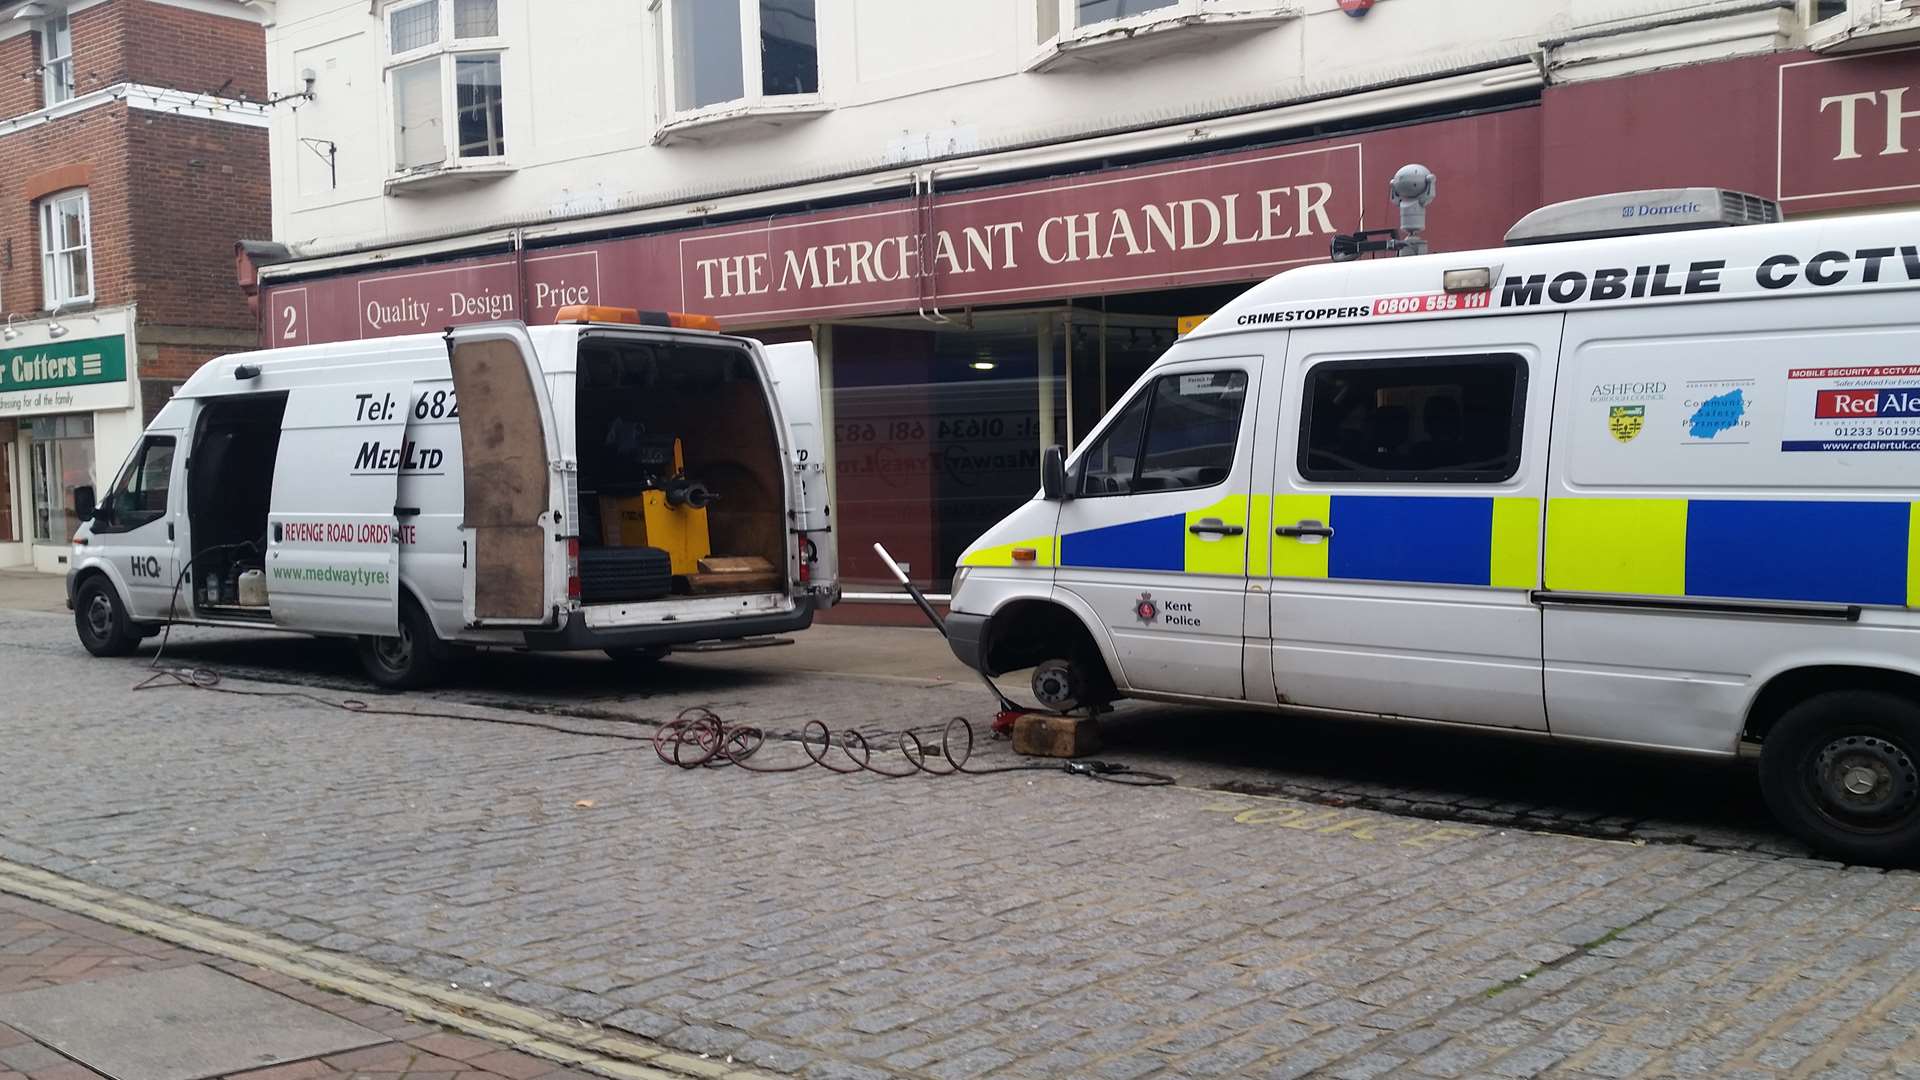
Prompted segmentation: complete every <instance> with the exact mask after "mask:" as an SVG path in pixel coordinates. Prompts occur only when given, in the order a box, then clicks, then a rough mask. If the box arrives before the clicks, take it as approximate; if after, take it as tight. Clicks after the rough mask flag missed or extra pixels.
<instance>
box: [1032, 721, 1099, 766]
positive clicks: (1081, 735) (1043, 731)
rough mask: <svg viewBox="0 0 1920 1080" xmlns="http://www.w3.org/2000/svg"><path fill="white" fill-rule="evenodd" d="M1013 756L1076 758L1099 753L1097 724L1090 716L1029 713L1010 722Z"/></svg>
mask: <svg viewBox="0 0 1920 1080" xmlns="http://www.w3.org/2000/svg"><path fill="white" fill-rule="evenodd" d="M1013 752H1014V753H1016V754H1027V755H1029V756H1031V757H1057V758H1077V757H1086V756H1087V755H1089V754H1097V753H1099V752H1100V722H1099V721H1097V720H1095V719H1094V718H1093V717H1091V716H1049V715H1038V714H1034V713H1029V714H1027V715H1026V716H1022V717H1021V718H1020V719H1018V720H1015V721H1014V722H1013Z"/></svg>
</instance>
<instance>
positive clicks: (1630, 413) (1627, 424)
mask: <svg viewBox="0 0 1920 1080" xmlns="http://www.w3.org/2000/svg"><path fill="white" fill-rule="evenodd" d="M1646 426H1647V407H1646V406H1645V405H1614V406H1610V407H1609V408H1608V409H1607V430H1608V431H1609V432H1611V433H1612V434H1613V437H1614V439H1615V440H1616V441H1619V442H1623V443H1629V442H1632V441H1633V437H1634V436H1635V435H1638V434H1640V429H1642V428H1644V427H1646Z"/></svg>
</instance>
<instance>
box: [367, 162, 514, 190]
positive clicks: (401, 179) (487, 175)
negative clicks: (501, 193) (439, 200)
mask: <svg viewBox="0 0 1920 1080" xmlns="http://www.w3.org/2000/svg"><path fill="white" fill-rule="evenodd" d="M518 171H519V169H518V167H517V166H514V165H508V164H506V163H504V162H497V161H494V162H486V163H483V164H477V165H436V166H434V167H432V168H428V169H415V170H414V171H412V172H406V173H401V174H399V175H397V176H390V177H388V178H387V188H386V191H387V194H388V195H392V196H394V197H396V198H398V197H401V196H405V195H421V194H425V193H427V192H431V191H441V190H444V189H446V188H453V187H466V186H469V185H472V184H481V183H489V182H492V181H495V180H503V179H505V178H506V177H509V176H511V175H513V174H514V173H515V172H518Z"/></svg>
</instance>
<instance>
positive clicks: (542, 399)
mask: <svg viewBox="0 0 1920 1080" xmlns="http://www.w3.org/2000/svg"><path fill="white" fill-rule="evenodd" d="M447 362H448V366H449V367H451V368H452V370H453V386H454V392H455V396H456V397H457V399H458V401H459V409H460V449H461V453H462V454H463V455H464V458H465V470H464V474H463V479H464V487H465V490H466V505H465V511H464V517H463V519H462V521H461V526H460V529H461V539H462V542H463V543H464V544H465V545H466V585H465V588H464V590H463V595H464V598H465V604H464V606H465V610H466V622H467V625H468V626H547V625H551V624H552V623H553V621H554V618H555V608H556V606H557V605H558V604H559V603H560V600H561V598H562V597H564V595H565V589H566V573H567V568H566V550H565V545H564V544H563V543H562V542H561V539H562V537H561V529H560V527H559V524H560V522H559V518H560V513H561V510H560V508H559V507H558V506H556V505H555V501H554V500H555V499H556V497H558V496H559V494H560V491H561V483H560V471H559V470H560V440H559V436H558V434H557V432H556V429H555V427H554V415H553V406H552V403H551V402H550V401H549V400H548V398H547V385H546V381H545V379H544V377H543V376H542V374H541V372H540V361H539V358H538V357H537V356H535V355H534V350H533V339H532V338H531V337H529V336H528V335H527V330H526V327H524V326H521V325H519V324H517V323H509V324H499V325H478V326H463V327H457V328H455V329H453V330H450V331H448V332H447ZM569 525H570V526H571V523H569ZM569 531H571V530H570V529H569Z"/></svg>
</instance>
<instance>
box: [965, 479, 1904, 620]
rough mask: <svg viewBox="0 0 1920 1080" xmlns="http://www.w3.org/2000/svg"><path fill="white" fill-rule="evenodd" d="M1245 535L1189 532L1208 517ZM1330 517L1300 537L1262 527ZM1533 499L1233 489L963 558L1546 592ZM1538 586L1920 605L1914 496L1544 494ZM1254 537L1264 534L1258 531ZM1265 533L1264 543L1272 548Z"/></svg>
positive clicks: (1537, 514) (1000, 563)
mask: <svg viewBox="0 0 1920 1080" xmlns="http://www.w3.org/2000/svg"><path fill="white" fill-rule="evenodd" d="M1209 519H1211V520H1217V521H1220V522H1221V523H1223V524H1229V525H1242V526H1244V527H1245V528H1246V530H1247V531H1246V533H1245V534H1244V535H1243V536H1240V537H1221V538H1218V539H1210V538H1207V537H1203V536H1196V535H1194V534H1193V533H1191V532H1189V531H1188V529H1189V527H1190V526H1192V525H1195V524H1199V523H1200V522H1202V521H1206V520H1209ZM1300 521H1319V522H1323V523H1325V524H1327V525H1329V526H1331V527H1332V528H1333V530H1334V535H1333V537H1332V538H1330V539H1327V540H1324V541H1321V542H1317V543H1306V542H1302V541H1300V540H1298V539H1294V538H1290V537H1276V536H1274V535H1273V529H1274V527H1275V526H1277V525H1287V524H1292V523H1295V522H1300ZM1541 524H1542V523H1541V520H1540V500H1538V499H1532V498H1506V497H1496V498H1483V497H1473V496H1419V495H1414V496H1400V495H1253V496H1231V497H1229V498H1226V499H1222V500H1220V501H1219V502H1216V503H1214V504H1212V505H1210V506H1208V507H1205V508H1204V509H1199V510H1193V511H1189V512H1187V513H1184V514H1170V515H1167V516H1164V517H1157V518H1148V519H1146V520H1143V521H1133V522H1127V523H1125V524H1121V525H1110V526H1107V527H1104V528H1099V529H1088V530H1084V531H1081V532H1074V533H1068V534H1066V535H1064V536H1060V537H1057V538H1056V537H1035V538H1033V539H1031V540H1025V541H1021V542H1019V543H1016V544H1006V545H1001V546H997V547H991V548H983V549H981V550H979V551H975V552H972V553H969V554H968V556H967V557H966V559H965V565H968V566H1012V565H1014V564H1015V562H1014V559H1013V551H1014V549H1016V548H1031V549H1033V551H1034V552H1035V555H1036V557H1035V559H1034V560H1032V562H1031V563H1030V564H1027V565H1033V566H1038V567H1069V568H1081V569H1111V570H1158V571H1165V572H1170V573H1190V574H1223V575H1229V576H1240V575H1243V574H1245V575H1251V576H1253V577H1259V578H1265V577H1276V578H1307V579H1320V580H1336V581H1384V582H1405V583H1409V584H1435V585H1467V586H1482V587H1489V588H1496V589H1535V588H1540V587H1542V574H1541V570H1542V560H1541V548H1540V543H1541ZM1545 525H1546V529H1545V532H1546V551H1545V555H1546V559H1545V563H1544V569H1545V576H1544V587H1545V588H1547V589H1552V590H1556V591H1560V592H1581V593H1611V594H1620V595H1629V596H1688V597H1711V598H1729V599H1751V600H1787V601H1809V602H1824V603H1846V604H1873V605H1887V606H1895V607H1899V606H1906V607H1920V503H1909V502H1889V501H1879V502H1868V501H1838V500H1818V501H1815V500H1786V499H1764V500H1763V499H1752V500H1745V499H1693V500H1689V499H1631V498H1619V499H1612V498H1608V499H1579V498H1571V499H1552V500H1549V501H1548V504H1547V520H1546V523H1545ZM1263 538H1266V539H1264V540H1263ZM1268 541H1270V543H1269V542H1268Z"/></svg>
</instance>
